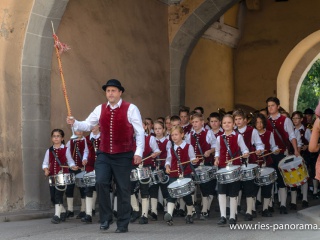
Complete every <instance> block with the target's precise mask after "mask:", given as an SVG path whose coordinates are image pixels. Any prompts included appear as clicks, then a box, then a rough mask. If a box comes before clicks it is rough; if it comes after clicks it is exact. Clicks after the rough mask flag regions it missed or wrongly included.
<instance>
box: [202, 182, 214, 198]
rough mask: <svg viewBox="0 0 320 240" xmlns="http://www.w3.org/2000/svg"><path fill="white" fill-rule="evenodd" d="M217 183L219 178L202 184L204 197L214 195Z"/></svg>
mask: <svg viewBox="0 0 320 240" xmlns="http://www.w3.org/2000/svg"><path fill="white" fill-rule="evenodd" d="M216 184H217V179H212V180H210V181H209V182H206V183H201V184H200V191H201V193H202V196H203V197H208V196H209V195H214V192H215V188H216Z"/></svg>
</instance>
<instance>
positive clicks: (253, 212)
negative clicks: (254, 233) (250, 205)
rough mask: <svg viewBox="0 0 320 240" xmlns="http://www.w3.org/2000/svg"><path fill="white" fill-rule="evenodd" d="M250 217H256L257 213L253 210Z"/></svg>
mask: <svg viewBox="0 0 320 240" xmlns="http://www.w3.org/2000/svg"><path fill="white" fill-rule="evenodd" d="M252 217H253V218H256V217H257V211H253V210H252Z"/></svg>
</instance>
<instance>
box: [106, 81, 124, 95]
mask: <svg viewBox="0 0 320 240" xmlns="http://www.w3.org/2000/svg"><path fill="white" fill-rule="evenodd" d="M107 87H117V88H119V90H120V91H122V92H124V87H122V86H121V82H120V81H119V80H117V79H110V80H108V82H107V83H106V84H105V85H103V86H102V89H103V91H106V88H107Z"/></svg>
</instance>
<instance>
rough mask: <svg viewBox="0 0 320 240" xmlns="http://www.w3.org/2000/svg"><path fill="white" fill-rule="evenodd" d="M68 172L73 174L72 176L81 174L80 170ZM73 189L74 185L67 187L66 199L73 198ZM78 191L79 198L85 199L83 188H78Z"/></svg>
mask: <svg viewBox="0 0 320 240" xmlns="http://www.w3.org/2000/svg"><path fill="white" fill-rule="evenodd" d="M69 172H70V173H74V175H77V174H78V173H81V170H80V169H79V170H77V171H73V170H71V169H70V170H69ZM74 187H75V184H70V185H68V186H67V190H66V197H67V198H73V192H74ZM79 191H80V196H81V198H86V193H85V188H84V187H79Z"/></svg>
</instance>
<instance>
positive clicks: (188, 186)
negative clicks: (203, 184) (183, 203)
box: [168, 178, 195, 198]
mask: <svg viewBox="0 0 320 240" xmlns="http://www.w3.org/2000/svg"><path fill="white" fill-rule="evenodd" d="M194 188H195V186H194V182H193V181H192V179H191V178H178V179H177V181H174V182H173V183H171V184H169V186H168V192H169V195H170V196H171V197H172V198H180V197H184V196H187V195H189V194H191V193H193V192H194Z"/></svg>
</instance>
